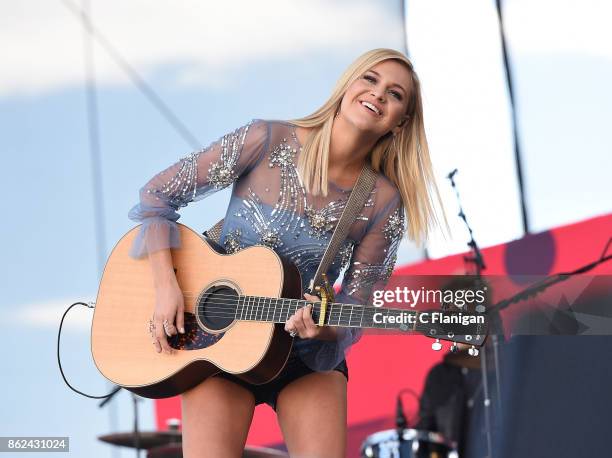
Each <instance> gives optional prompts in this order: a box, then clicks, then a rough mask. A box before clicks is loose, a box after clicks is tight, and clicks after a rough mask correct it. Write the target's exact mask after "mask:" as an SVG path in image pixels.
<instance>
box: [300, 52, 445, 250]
mask: <svg viewBox="0 0 612 458" xmlns="http://www.w3.org/2000/svg"><path fill="white" fill-rule="evenodd" d="M389 59H392V60H395V61H397V62H400V63H401V64H403V65H404V66H405V67H406V68H407V69H408V71H409V72H410V76H411V80H412V88H411V90H410V95H409V97H408V108H407V111H406V114H407V115H408V116H409V118H408V119H407V120H405V121H404V123H403V124H402V126H401V130H400V131H399V132H398V133H397V134H396V135H395V136H393V135H384V136H382V137H381V138H380V139H379V140H378V142H376V144H375V145H374V147H373V148H372V150H371V152H370V155H369V158H370V164H371V166H372V168H373V169H374V170H375V171H377V172H380V173H382V174H383V175H385V176H386V177H387V178H388V179H389V180H390V181H391V182H393V183H394V184H395V186H397V188H398V190H399V192H400V195H401V198H402V203H403V205H404V207H405V210H406V216H407V219H408V236H409V237H410V238H411V239H412V240H414V241H415V242H417V243H419V244H420V243H422V242H423V241H424V240H426V239H427V236H428V235H429V233H430V231H431V229H432V228H434V227H437V226H439V219H438V217H437V213H436V210H435V207H434V204H433V202H432V196H435V198H436V200H437V203H438V204H439V206H440V207H439V208H440V209H443V207H442V203H441V200H440V195H439V193H438V189H437V187H436V183H435V180H434V177H433V171H432V165H431V159H430V157H429V148H428V146H427V138H426V136H425V126H424V122H423V102H422V99H421V87H420V83H419V79H418V77H417V74H416V73H415V71H414V69H413V68H412V63H411V62H410V60H408V58H407V57H406V56H405V55H404V54H402V53H400V52H398V51H395V50H393V49H373V50H372V51H368V52H366V53H365V54H362V55H361V56H359V57H358V58H357V59H356V60H355V61H354V62H353V63H352V64H351V65H350V66H349V67H348V68H347V69H346V71H345V72H344V74H343V75H342V76H341V77H340V79H339V80H338V82H337V83H336V86H335V88H334V90H333V92H332V94H331V96H330V98H329V99H328V100H327V102H325V103H324V104H323V106H322V107H321V108H319V109H318V110H317V111H315V112H314V113H312V114H311V115H309V116H306V117H304V118H300V119H295V120H292V121H291V122H292V123H293V124H295V125H297V126H300V127H308V128H311V131H310V134H309V136H308V139H307V140H306V142H305V144H304V147H303V150H302V153H301V154H300V155H299V158H298V167H297V168H298V173H299V175H300V178H301V179H302V182H303V183H304V187H305V189H306V190H307V191H309V192H310V193H312V194H314V195H321V194H322V195H327V168H328V161H329V147H330V142H331V132H332V125H333V123H334V117H335V115H336V113H337V112H338V110H339V109H340V103H341V102H342V97H344V94H345V92H346V90H347V89H348V87H349V86H350V85H351V84H352V83H353V82H354V81H355V80H356V79H357V78H359V77H361V76H362V75H363V74H364V73H365V72H366V71H367V70H369V69H370V68H372V67H373V66H374V65H376V64H378V63H380V62H382V61H385V60H389ZM442 217H443V218H444V222H445V224H446V218H445V217H444V213H443V212H442ZM446 225H447V224H446Z"/></svg>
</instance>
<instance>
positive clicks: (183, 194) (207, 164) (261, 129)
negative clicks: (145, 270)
mask: <svg viewBox="0 0 612 458" xmlns="http://www.w3.org/2000/svg"><path fill="white" fill-rule="evenodd" d="M267 141H268V124H267V123H266V122H265V121H254V122H252V123H249V124H247V125H245V126H243V127H241V128H239V129H237V130H236V131H234V132H231V133H229V134H227V135H224V136H223V137H221V139H220V140H219V141H217V142H215V143H213V144H212V145H210V146H209V147H208V148H205V149H203V150H202V151H199V152H197V153H193V154H190V155H189V156H186V157H184V158H183V159H181V160H179V161H178V162H177V163H175V164H173V165H172V166H170V167H168V168H167V169H165V170H163V171H162V172H160V173H158V174H157V175H155V176H154V177H153V178H152V179H150V180H149V181H148V182H147V183H146V184H145V185H144V186H143V187H142V188H141V190H140V201H139V203H138V204H137V205H136V206H134V207H133V208H132V209H131V210H130V213H129V217H130V219H132V220H133V221H137V222H141V223H142V226H141V230H140V232H139V234H138V236H137V237H136V239H135V240H134V244H133V245H132V249H131V251H130V255H131V256H132V257H134V258H141V257H144V256H145V255H146V254H147V253H150V252H154V251H157V250H162V249H166V248H178V247H179V246H180V240H179V231H178V227H177V226H176V223H175V222H176V221H177V220H178V219H179V217H180V215H179V213H178V210H179V209H180V208H181V207H184V206H186V205H188V204H189V203H190V202H193V201H197V200H200V199H203V198H204V197H206V196H208V195H210V194H212V193H214V192H216V191H218V190H220V189H223V188H225V187H227V186H230V185H231V184H233V182H234V181H236V180H237V179H238V178H239V177H240V176H241V175H243V174H245V173H248V172H249V171H250V169H251V168H252V167H254V166H255V165H256V164H257V162H258V161H259V160H260V158H261V157H262V155H263V153H264V151H265V150H266V149H267Z"/></svg>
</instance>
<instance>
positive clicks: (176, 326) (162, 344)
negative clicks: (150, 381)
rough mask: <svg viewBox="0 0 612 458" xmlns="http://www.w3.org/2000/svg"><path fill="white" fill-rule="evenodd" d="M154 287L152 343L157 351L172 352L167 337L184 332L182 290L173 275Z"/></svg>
mask: <svg viewBox="0 0 612 458" xmlns="http://www.w3.org/2000/svg"><path fill="white" fill-rule="evenodd" d="M155 289H156V293H155V297H156V298H155V312H154V314H153V323H154V325H155V328H154V330H153V344H154V345H155V350H156V351H157V353H160V352H161V351H162V350H164V351H165V352H166V353H168V354H172V347H170V344H169V343H168V337H170V336H173V335H176V334H177V332H180V333H181V334H184V333H185V302H184V299H183V292H182V291H181V289H180V287H179V285H178V282H177V281H176V277H174V276H172V277H171V279H169V280H168V282H164V283H163V284H162V285H156V288H155ZM164 323H165V325H164Z"/></svg>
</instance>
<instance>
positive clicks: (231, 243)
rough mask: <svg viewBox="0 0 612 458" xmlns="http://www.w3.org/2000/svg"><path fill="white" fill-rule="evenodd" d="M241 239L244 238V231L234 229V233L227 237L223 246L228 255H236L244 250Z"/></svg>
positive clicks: (229, 233)
mask: <svg viewBox="0 0 612 458" xmlns="http://www.w3.org/2000/svg"><path fill="white" fill-rule="evenodd" d="M240 237H242V231H241V230H240V229H234V230H233V231H230V232H228V233H227V235H226V236H225V242H223V246H224V247H225V251H226V252H227V253H229V254H232V253H236V252H237V251H240V250H241V249H242V248H243V247H242V245H241V243H240Z"/></svg>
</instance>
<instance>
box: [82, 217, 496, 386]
mask: <svg viewBox="0 0 612 458" xmlns="http://www.w3.org/2000/svg"><path fill="white" fill-rule="evenodd" d="M178 227H179V231H180V237H181V248H180V249H173V250H172V261H173V265H174V270H175V273H176V278H177V281H178V284H179V287H180V288H181V290H182V292H183V295H184V303H185V333H184V334H177V335H175V336H172V337H169V338H168V342H169V344H170V346H171V347H172V348H174V349H175V350H176V351H174V352H173V353H172V354H166V353H164V352H162V353H157V352H156V351H155V348H154V346H153V345H152V344H151V336H150V334H149V320H150V319H151V318H152V315H153V311H154V308H155V288H154V284H153V276H152V271H151V266H150V264H149V261H148V259H146V258H145V259H133V258H131V257H130V256H129V255H128V252H129V250H130V247H131V245H132V242H133V240H134V238H135V237H136V235H137V233H138V231H139V226H137V227H135V228H134V229H132V230H130V231H129V232H128V233H127V234H125V235H124V236H123V237H122V238H121V240H120V241H119V242H118V243H117V245H116V246H115V248H114V249H113V251H112V253H111V255H110V257H109V259H108V261H107V263H106V266H105V268H104V273H103V275H102V280H101V282H100V287H99V290H98V296H97V301H96V307H95V312H94V318H93V325H92V333H91V347H92V354H93V358H94V361H95V363H96V366H97V367H98V369H99V370H100V372H101V373H102V374H103V375H104V377H106V378H107V379H108V380H110V381H111V382H113V383H115V384H117V385H120V386H122V387H124V388H126V389H127V390H130V391H132V392H134V393H136V394H138V395H140V396H144V397H148V398H165V397H170V396H175V395H177V394H180V393H183V392H185V391H187V390H188V389H190V388H192V387H194V386H196V385H198V384H199V383H201V382H202V381H204V380H205V379H206V378H207V377H210V376H211V375H214V374H215V373H217V372H219V371H224V372H227V373H231V374H234V375H236V376H237V377H240V378H241V379H243V380H245V381H248V382H250V383H254V384H261V383H265V382H267V381H269V380H271V379H273V378H274V377H275V376H276V375H278V373H279V372H280V371H281V370H282V368H283V367H284V365H285V363H286V361H287V358H288V356H289V353H290V351H291V346H292V343H293V338H292V337H291V336H290V335H289V334H288V333H287V332H286V331H285V330H284V323H285V322H286V321H287V319H288V318H289V317H290V316H291V315H293V314H294V313H295V311H296V310H297V309H298V308H300V307H304V306H306V305H307V304H312V305H313V309H312V316H313V320H314V321H315V323H317V324H318V325H319V326H341V327H359V328H377V329H400V330H405V331H416V332H419V333H422V334H425V335H427V336H430V337H436V338H440V339H444V340H453V341H456V342H463V343H468V344H470V345H482V343H483V341H484V338H485V335H486V330H485V329H482V327H480V326H478V328H477V329H476V328H475V331H474V335H454V333H453V332H452V330H451V331H449V328H447V327H445V326H444V325H442V324H439V323H438V324H433V323H429V324H423V323H421V322H420V321H419V320H415V323H414V324H411V325H409V326H407V325H406V324H405V323H401V322H399V321H400V320H397V321H398V322H397V323H394V322H393V321H394V320H393V319H392V318H393V317H394V316H399V315H400V314H402V315H405V314H418V313H423V312H416V311H408V310H406V309H393V308H387V307H373V306H367V305H353V304H340V303H335V302H333V297H332V294H331V291H330V289H329V288H320V293H321V296H322V301H321V302H314V303H313V302H309V301H307V300H304V299H303V294H302V286H301V285H302V281H301V278H300V274H299V272H298V270H297V268H296V267H295V266H294V265H292V264H291V263H289V262H287V261H286V260H284V259H282V258H281V257H280V256H279V255H278V254H277V253H275V252H274V251H273V250H272V249H270V248H268V247H265V246H260V245H256V246H252V247H249V248H245V249H242V250H241V251H238V252H237V253H234V254H225V253H224V252H223V250H222V249H221V248H220V247H219V246H217V245H216V244H214V242H211V241H209V240H208V239H206V238H204V237H203V236H201V235H200V234H198V233H197V232H195V231H193V230H191V229H189V228H188V227H186V226H184V225H182V224H178ZM383 317H386V318H385V319H384V323H382V322H381V321H383V320H382V318H383Z"/></svg>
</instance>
